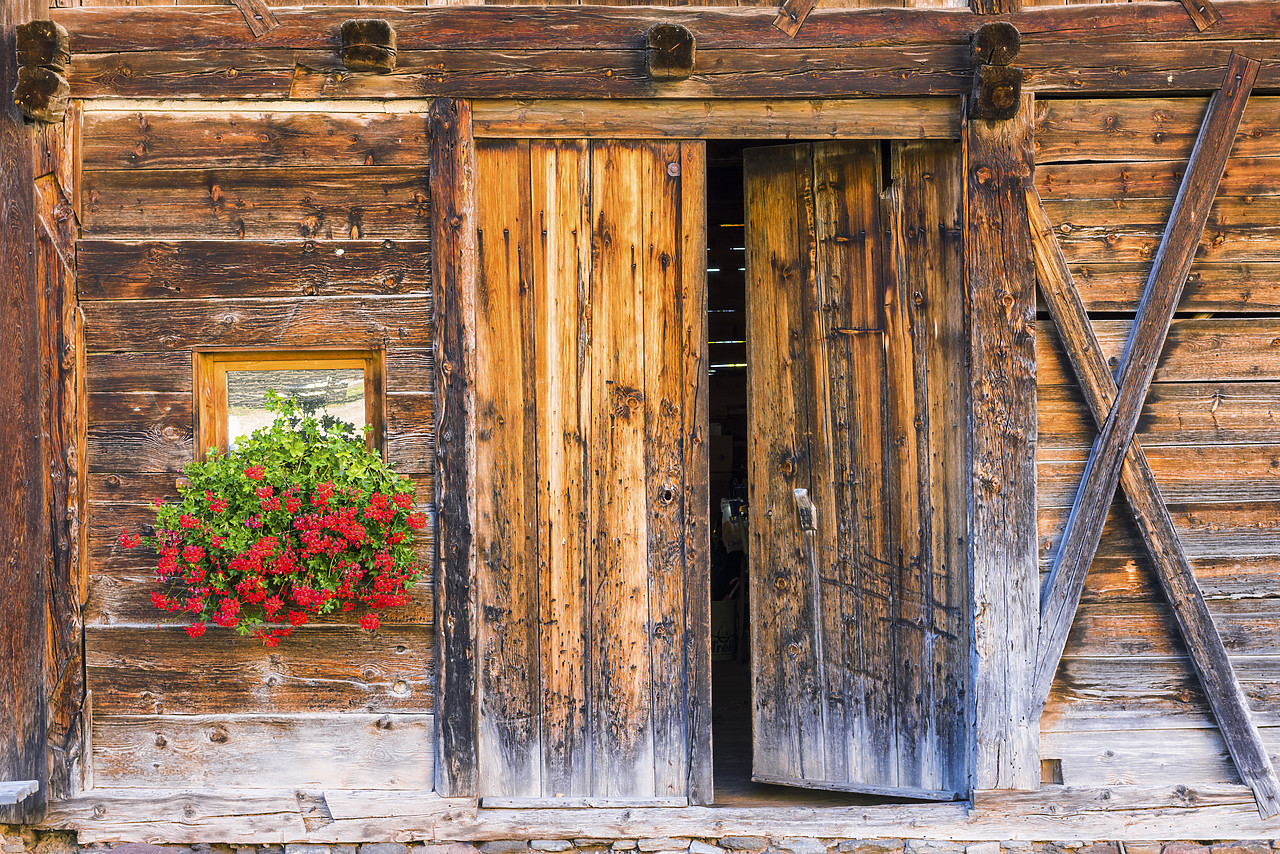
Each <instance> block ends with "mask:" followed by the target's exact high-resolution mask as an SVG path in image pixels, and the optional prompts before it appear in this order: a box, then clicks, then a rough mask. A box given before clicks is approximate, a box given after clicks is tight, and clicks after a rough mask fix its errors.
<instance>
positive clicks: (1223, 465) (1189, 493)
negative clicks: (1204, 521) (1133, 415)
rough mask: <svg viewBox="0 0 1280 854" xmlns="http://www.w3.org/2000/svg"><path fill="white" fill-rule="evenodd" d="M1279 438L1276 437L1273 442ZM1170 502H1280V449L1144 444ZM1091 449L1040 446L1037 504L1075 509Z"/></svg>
mask: <svg viewBox="0 0 1280 854" xmlns="http://www.w3.org/2000/svg"><path fill="white" fill-rule="evenodd" d="M1272 438H1274V436H1273V437H1272ZM1143 449H1144V450H1145V452H1146V457H1147V463H1148V464H1149V465H1150V466H1151V472H1152V474H1154V475H1155V478H1156V482H1157V483H1158V484H1159V485H1160V495H1161V496H1162V497H1163V498H1164V500H1165V502H1166V503H1175V504H1197V503H1198V504H1209V503H1213V502H1219V501H1226V502H1233V503H1234V502H1237V501H1239V500H1240V497H1241V496H1248V498H1249V500H1250V501H1280V445H1208V446H1186V445H1175V446H1152V445H1146V444H1144V445H1143ZM1088 457H1089V446H1088V445H1084V446H1081V447H1076V448H1069V449H1062V448H1057V449H1055V448H1046V447H1044V446H1037V453H1036V504H1037V506H1039V507H1059V508H1070V507H1071V505H1072V504H1073V503H1075V498H1076V490H1077V489H1078V488H1079V486H1080V478H1081V476H1082V475H1083V473H1084V464H1085V461H1086V460H1087V459H1088Z"/></svg>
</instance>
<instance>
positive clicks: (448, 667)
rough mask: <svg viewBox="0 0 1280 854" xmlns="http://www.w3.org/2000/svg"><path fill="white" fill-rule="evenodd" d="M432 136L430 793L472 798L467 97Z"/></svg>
mask: <svg viewBox="0 0 1280 854" xmlns="http://www.w3.org/2000/svg"><path fill="white" fill-rule="evenodd" d="M427 126H428V131H429V134H428V135H429V137H430V139H431V149H430V152H429V158H428V159H429V160H430V163H431V173H430V175H431V197H432V200H433V202H434V206H433V215H432V219H431V243H432V249H433V251H432V261H431V264H432V266H431V270H432V281H433V282H434V283H435V287H436V289H437V292H438V294H439V305H440V312H439V315H438V316H437V317H436V318H435V325H434V327H433V335H432V337H433V341H434V351H435V353H436V356H437V373H436V383H435V389H436V393H437V394H438V396H439V397H438V400H437V403H436V406H437V409H436V428H437V429H436V435H437V436H439V437H440V441H439V443H438V444H437V446H436V459H437V464H438V471H439V479H438V480H437V482H436V502H435V506H436V509H437V512H438V513H439V518H438V530H437V543H438V549H439V563H438V564H437V569H436V572H437V576H436V578H437V583H436V592H437V598H436V602H437V603H438V604H437V606H436V625H437V626H439V627H440V633H439V640H440V643H439V645H438V647H439V649H438V660H439V665H438V666H439V673H440V696H441V697H442V698H443V700H442V702H441V704H440V708H439V712H440V719H439V724H438V730H437V733H436V746H437V747H438V755H439V756H440V757H442V758H441V761H440V762H439V763H438V764H437V768H436V775H435V781H434V782H435V788H436V790H437V791H439V792H440V793H441V794H443V795H456V796H474V795H475V793H476V771H477V753H476V748H477V744H476V742H477V720H476V658H475V654H476V653H475V640H474V632H475V626H476V613H475V595H476V593H475V584H476V581H475V567H476V561H477V554H476V547H475V541H474V539H473V537H474V533H473V528H472V526H473V525H474V524H475V519H476V508H475V484H476V468H475V452H474V448H475V439H476V435H475V434H476V428H475V421H474V418H475V413H476V409H475V405H476V404H475V319H476V313H475V311H476V304H475V299H476V296H475V287H476V282H475V277H476V266H475V265H476V244H475V233H476V220H475V201H476V197H475V141H474V139H473V138H472V135H471V107H470V105H469V104H468V103H467V102H466V101H449V100H443V99H442V100H439V101H435V102H433V103H432V105H431V110H430V112H429V114H428V122H427Z"/></svg>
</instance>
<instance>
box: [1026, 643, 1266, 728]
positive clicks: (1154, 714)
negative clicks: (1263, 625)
mask: <svg viewBox="0 0 1280 854" xmlns="http://www.w3.org/2000/svg"><path fill="white" fill-rule="evenodd" d="M1231 665H1232V667H1233V668H1234V669H1235V672H1236V675H1237V676H1238V677H1239V679H1240V685H1241V687H1242V688H1244V691H1245V695H1246V696H1247V697H1248V699H1249V705H1250V707H1251V708H1252V710H1253V717H1254V720H1255V721H1257V723H1258V725H1259V726H1264V727H1274V726H1280V657H1277V656H1234V657H1233V658H1232V661H1231ZM1214 725H1215V724H1214V719H1213V714H1212V712H1211V711H1210V710H1209V704H1208V701H1207V700H1206V699H1205V697H1204V693H1203V691H1202V690H1201V688H1200V682H1199V680H1198V679H1197V678H1196V675H1195V671H1194V670H1192V669H1191V662H1190V661H1189V660H1188V659H1185V658H1181V657H1177V658H1165V659H1154V660H1153V659H1149V658H1142V659H1137V660H1130V659H1126V658H1084V657H1071V658H1066V659H1064V660H1063V662H1062V665H1061V666H1060V667H1059V668H1058V675H1057V678H1056V679H1055V680H1054V683H1053V692H1052V693H1051V694H1050V695H1049V702H1048V703H1047V704H1046V705H1045V709H1044V716H1043V717H1042V718H1041V719H1040V728H1041V731H1042V732H1050V731H1054V732H1083V731H1090V730H1144V729H1194V728H1198V727H1209V726H1214Z"/></svg>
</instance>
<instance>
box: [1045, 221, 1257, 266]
mask: <svg viewBox="0 0 1280 854" xmlns="http://www.w3.org/2000/svg"><path fill="white" fill-rule="evenodd" d="M1160 234H1161V232H1160V229H1159V227H1157V226H1154V225H1142V224H1133V225H1109V224H1108V225H1081V226H1071V231H1070V233H1060V234H1059V242H1060V243H1061V244H1062V250H1063V253H1064V254H1065V255H1066V257H1067V260H1068V261H1069V262H1070V263H1072V264H1087V263H1090V262H1097V261H1105V262H1134V261H1145V262H1150V261H1151V260H1152V259H1153V258H1154V257H1155V254H1156V252H1157V251H1158V249H1159V246H1160ZM1192 251H1193V252H1194V253H1195V256H1196V257H1197V258H1199V259H1200V260H1202V261H1213V262H1223V263H1240V262H1249V261H1269V260H1271V259H1273V258H1275V256H1276V253H1277V251H1280V227H1278V226H1276V225H1275V224H1274V221H1273V220H1271V221H1265V224H1253V223H1250V222H1248V221H1245V222H1234V223H1227V224H1219V223H1217V222H1212V223H1209V224H1208V226H1207V227H1206V228H1205V230H1204V231H1203V233H1202V234H1201V236H1200V239H1199V241H1198V242H1197V244H1196V245H1194V246H1193V247H1192Z"/></svg>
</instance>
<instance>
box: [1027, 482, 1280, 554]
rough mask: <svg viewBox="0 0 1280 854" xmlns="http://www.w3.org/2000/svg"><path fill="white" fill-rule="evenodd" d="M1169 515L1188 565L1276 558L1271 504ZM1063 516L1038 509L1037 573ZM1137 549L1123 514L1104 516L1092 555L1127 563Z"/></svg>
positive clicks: (1276, 521)
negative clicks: (1103, 526)
mask: <svg viewBox="0 0 1280 854" xmlns="http://www.w3.org/2000/svg"><path fill="white" fill-rule="evenodd" d="M1169 512H1170V514H1171V515H1172V516H1173V523H1174V527H1175V528H1176V529H1177V531H1178V538H1179V539H1180V540H1181V541H1182V547H1183V549H1184V550H1185V551H1186V553H1187V556H1188V557H1189V558H1191V560H1192V562H1193V563H1194V562H1196V561H1198V560H1200V559H1201V558H1244V557H1258V556H1263V555H1280V506H1277V505H1276V504H1275V503H1273V502H1266V501H1260V502H1250V501H1247V500H1244V499H1242V500H1240V501H1239V502H1237V503H1235V504H1227V503H1223V504H1174V505H1170V507H1169ZM1066 516H1067V511H1066V509H1064V508H1057V507H1045V508H1041V509H1040V512H1039V513H1038V514H1037V525H1038V528H1039V538H1040V540H1039V541H1040V560H1041V569H1042V571H1043V570H1044V569H1045V564H1046V563H1047V561H1048V559H1049V557H1050V556H1051V555H1052V554H1053V550H1054V549H1056V548H1057V547H1058V544H1059V540H1060V536H1061V532H1062V527H1063V525H1064V524H1065V523H1066ZM1142 550H1143V546H1142V543H1141V540H1139V539H1138V534H1137V531H1136V530H1134V528H1133V523H1132V521H1131V520H1130V518H1129V511H1128V509H1127V508H1124V507H1123V506H1122V505H1120V504H1118V503H1117V504H1116V505H1114V506H1113V507H1112V509H1111V514H1110V516H1108V517H1107V527H1106V529H1105V530H1104V532H1103V534H1102V542H1101V543H1100V544H1099V546H1098V556H1100V557H1124V558H1132V557H1133V556H1134V555H1137V554H1140V553H1141V552H1142Z"/></svg>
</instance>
